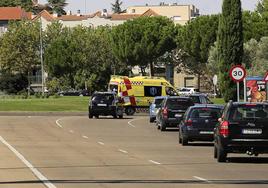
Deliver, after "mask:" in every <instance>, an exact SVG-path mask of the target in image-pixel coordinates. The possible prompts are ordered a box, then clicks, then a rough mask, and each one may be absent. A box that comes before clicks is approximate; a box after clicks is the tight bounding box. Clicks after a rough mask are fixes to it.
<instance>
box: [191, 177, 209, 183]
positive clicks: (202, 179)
mask: <svg viewBox="0 0 268 188" xmlns="http://www.w3.org/2000/svg"><path fill="white" fill-rule="evenodd" d="M193 178H195V179H198V180H200V181H204V182H207V183H210V181H208V180H207V179H205V178H201V177H199V176H193Z"/></svg>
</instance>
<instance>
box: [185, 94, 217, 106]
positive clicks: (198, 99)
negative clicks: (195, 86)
mask: <svg viewBox="0 0 268 188" xmlns="http://www.w3.org/2000/svg"><path fill="white" fill-rule="evenodd" d="M189 97H190V98H191V99H192V100H193V102H194V103H195V104H213V102H211V101H210V100H209V98H208V97H207V95H206V94H203V93H196V94H190V95H189Z"/></svg>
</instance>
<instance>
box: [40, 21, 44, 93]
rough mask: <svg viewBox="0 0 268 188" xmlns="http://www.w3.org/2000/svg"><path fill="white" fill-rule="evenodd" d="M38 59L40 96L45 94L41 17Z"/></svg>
mask: <svg viewBox="0 0 268 188" xmlns="http://www.w3.org/2000/svg"><path fill="white" fill-rule="evenodd" d="M40 61H41V74H42V76H41V78H42V96H44V95H45V88H44V61H43V40H42V19H41V17H40Z"/></svg>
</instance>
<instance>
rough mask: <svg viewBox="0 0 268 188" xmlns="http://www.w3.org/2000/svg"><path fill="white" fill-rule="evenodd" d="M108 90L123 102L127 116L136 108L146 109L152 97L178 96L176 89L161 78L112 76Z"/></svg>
mask: <svg viewBox="0 0 268 188" xmlns="http://www.w3.org/2000/svg"><path fill="white" fill-rule="evenodd" d="M109 90H110V91H114V92H116V93H117V95H118V96H119V97H120V98H121V99H122V100H123V101H122V102H123V104H124V107H125V112H126V114H127V115H133V114H134V113H135V111H136V109H137V108H148V107H149V105H150V103H151V102H152V101H153V99H154V97H157V96H167V95H170V96H172V95H178V93H177V91H176V89H175V88H174V87H173V86H172V85H171V84H170V83H169V82H168V81H167V80H166V79H164V78H161V77H146V76H136V77H132V78H129V77H127V76H112V77H111V80H110V82H109Z"/></svg>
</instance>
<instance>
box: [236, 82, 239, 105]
mask: <svg viewBox="0 0 268 188" xmlns="http://www.w3.org/2000/svg"><path fill="white" fill-rule="evenodd" d="M236 86H237V89H236V90H237V102H239V82H237V84H236Z"/></svg>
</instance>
